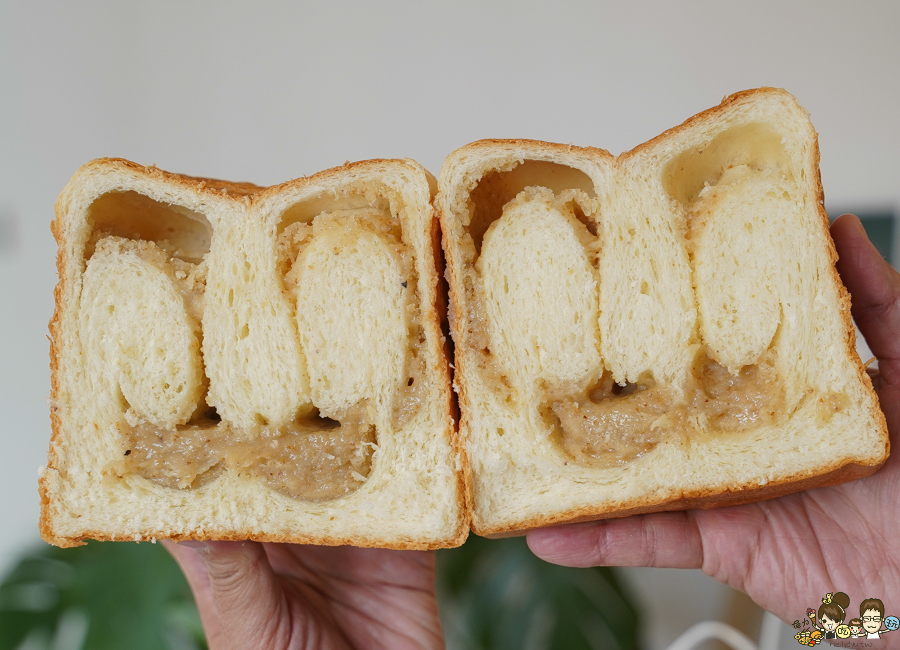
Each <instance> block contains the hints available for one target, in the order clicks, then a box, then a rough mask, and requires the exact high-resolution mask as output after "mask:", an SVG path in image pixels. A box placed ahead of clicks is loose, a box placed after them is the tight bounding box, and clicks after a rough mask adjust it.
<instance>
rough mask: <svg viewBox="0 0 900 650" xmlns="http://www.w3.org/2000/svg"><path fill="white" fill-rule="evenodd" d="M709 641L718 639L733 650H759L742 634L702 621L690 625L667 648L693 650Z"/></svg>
mask: <svg viewBox="0 0 900 650" xmlns="http://www.w3.org/2000/svg"><path fill="white" fill-rule="evenodd" d="M764 620H765V619H764ZM709 639H718V640H719V641H722V642H723V643H727V644H728V645H729V646H731V647H732V648H733V649H734V650H760V648H759V647H757V645H756V644H755V643H753V641H751V640H750V639H748V638H747V637H746V636H745V635H744V634H742V633H741V632H738V631H737V630H736V629H734V628H733V627H731V626H730V625H725V623H720V622H719V621H703V622H701V623H697V624H695V625H692V626H691V627H689V628H688V629H687V630H685V631H684V633H683V634H682V635H681V636H679V637H678V638H677V639H675V641H674V642H673V643H672V645H670V646H669V647H668V650H693V648H696V647H697V646H698V645H699V644H700V643H702V642H703V641H707V640H709ZM763 650H765V649H763Z"/></svg>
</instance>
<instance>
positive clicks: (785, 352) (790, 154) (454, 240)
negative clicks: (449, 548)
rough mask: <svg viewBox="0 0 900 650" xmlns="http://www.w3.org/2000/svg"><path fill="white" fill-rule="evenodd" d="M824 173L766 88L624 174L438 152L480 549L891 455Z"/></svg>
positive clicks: (733, 496) (858, 471) (848, 475)
mask: <svg viewBox="0 0 900 650" xmlns="http://www.w3.org/2000/svg"><path fill="white" fill-rule="evenodd" d="M818 161H819V154H818V145H817V140H816V133H815V131H814V130H813V127H812V125H811V124H810V122H809V120H808V117H807V114H806V112H805V111H804V110H803V109H802V108H801V107H800V106H799V105H798V104H797V102H796V100H795V99H794V98H793V97H792V96H790V95H789V94H788V93H786V92H784V91H781V90H774V89H759V90H753V91H747V92H743V93H738V94H736V95H733V96H731V97H727V98H726V99H725V100H723V102H722V104H721V105H720V106H718V107H716V108H713V109H711V110H708V111H706V112H704V113H701V114H699V115H697V116H695V117H693V118H691V119H690V120H688V121H687V122H685V123H684V124H683V125H681V126H679V127H676V128H674V129H672V130H670V131H667V132H666V133H664V134H662V135H661V136H659V137H658V138H656V139H654V140H652V141H650V142H648V143H646V144H644V145H641V146H639V147H637V148H636V149H634V150H633V151H630V152H628V153H625V154H623V155H621V156H619V157H618V158H615V157H613V156H611V155H610V154H608V153H607V152H605V151H601V150H598V149H587V148H581V147H574V146H564V145H558V144H549V143H544V142H534V141H527V140H505V141H504V140H486V141H481V142H476V143H473V144H470V145H468V146H466V147H463V148H462V149H459V150H458V151H456V152H454V153H453V154H451V155H450V156H449V157H448V158H447V160H446V162H445V163H444V166H443V168H442V170H441V174H440V178H439V183H438V186H439V192H438V198H437V202H436V205H437V209H438V212H439V215H440V219H441V224H442V229H443V231H444V245H445V254H446V259H447V267H448V268H447V278H448V282H449V287H450V297H451V302H450V322H451V332H452V335H453V340H454V343H455V346H456V347H455V366H456V375H455V382H456V389H457V391H458V392H459V402H460V409H461V413H462V416H461V423H460V438H461V440H462V442H463V446H464V450H465V454H466V456H467V460H468V463H467V468H468V469H467V476H466V485H467V499H468V503H469V505H470V508H471V510H472V529H473V531H474V532H476V533H478V534H480V535H488V536H502V535H509V534H515V533H517V532H521V531H524V530H527V529H530V528H535V527H540V526H546V525H551V524H557V523H564V522H573V521H584V520H590V519H598V518H604V517H619V516H625V515H629V514H636V513H642V512H652V511H659V510H679V509H686V508H693V507H703V508H711V507H718V506H723V505H728V504H736V503H743V502H748V501H753V500H758V499H765V498H771V497H775V496H779V495H782V494H787V493H789V492H794V491H797V490H802V489H806V488H810V487H815V486H822V485H829V484H834V483H837V482H840V481H845V480H850V479H853V478H857V477H860V476H865V475H867V474H870V473H872V472H874V471H875V470H876V469H877V468H878V467H879V466H880V465H881V464H882V463H883V462H884V461H885V459H886V458H887V454H888V436H887V431H886V426H885V421H884V417H883V415H882V413H881V411H880V410H879V408H878V402H877V398H876V396H875V394H874V392H873V390H872V385H871V382H870V381H869V378H868V376H867V375H866V373H865V372H864V369H863V366H862V364H861V363H860V360H859V358H858V356H857V355H856V352H855V347H854V331H853V328H852V325H851V321H850V315H849V297H848V295H847V292H846V290H845V289H844V288H843V286H842V284H841V282H840V279H839V277H838V275H837V273H836V272H835V269H834V262H835V260H836V254H835V251H834V247H833V244H832V242H831V239H830V236H829V233H828V219H827V216H826V215H825V212H824V210H823V195H822V188H821V184H820V179H819V170H818Z"/></svg>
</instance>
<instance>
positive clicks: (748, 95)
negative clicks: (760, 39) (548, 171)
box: [617, 86, 821, 188]
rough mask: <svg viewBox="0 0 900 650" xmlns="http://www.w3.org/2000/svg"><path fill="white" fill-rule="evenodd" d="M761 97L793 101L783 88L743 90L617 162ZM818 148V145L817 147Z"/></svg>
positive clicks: (633, 150)
mask: <svg viewBox="0 0 900 650" xmlns="http://www.w3.org/2000/svg"><path fill="white" fill-rule="evenodd" d="M760 95H778V96H782V97H783V96H788V97H791V98H792V99H793V97H792V96H791V95H790V94H789V93H788V92H787V91H786V90H784V89H782V88H771V87H768V86H763V87H762V88H752V89H750V90H741V91H739V92H736V93H734V94H732V95H727V96H726V97H724V98H723V99H722V102H721V103H720V104H719V105H718V106H713V107H712V108H707V109H706V110H705V111H701V112H700V113H697V114H696V115H693V116H691V117H689V118H688V119H686V120H685V121H684V122H682V123H681V124H679V125H678V126H673V127H672V128H671V129H666V130H665V131H663V132H662V133H660V134H659V135H658V136H656V137H655V138H652V139H650V140H647V142H644V143H642V144H639V145H638V146H636V147H634V148H633V149H631V150H630V151H626V152H624V153H621V154H619V156H618V158H617V160H618V162H619V163H622V162H623V161H625V160H628V159H629V158H633V157H634V156H636V155H637V154H639V153H642V152H644V151H649V150H650V149H652V148H654V147H656V146H658V145H659V144H660V143H662V142H665V141H667V140H669V139H670V138H673V137H675V136H677V135H679V134H680V133H682V132H684V131H686V130H688V129H690V128H693V127H694V126H695V125H697V124H703V123H708V122H712V121H715V120H717V119H718V118H719V116H721V115H724V114H725V113H726V112H727V111H728V110H729V109H731V108H732V107H733V106H735V105H737V104H740V103H741V102H743V101H746V100H748V99H754V98H756V97H759V96H760ZM816 146H817V147H818V145H816ZM818 169H819V165H818V159H817V160H816V173H818ZM819 187H820V188H821V182H820V183H819Z"/></svg>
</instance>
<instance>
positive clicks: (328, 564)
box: [164, 541, 444, 650]
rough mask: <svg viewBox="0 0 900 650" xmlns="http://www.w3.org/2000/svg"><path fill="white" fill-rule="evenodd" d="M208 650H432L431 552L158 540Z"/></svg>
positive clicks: (435, 635)
mask: <svg viewBox="0 0 900 650" xmlns="http://www.w3.org/2000/svg"><path fill="white" fill-rule="evenodd" d="M164 544H165V546H166V548H167V549H168V551H169V552H170V553H171V554H172V556H173V557H174V558H175V560H176V561H177V562H178V564H179V566H180V567H181V570H182V571H183V572H184V575H185V577H186V578H187V581H188V583H189V584H190V586H191V590H192V591H193V593H194V599H195V601H196V603H197V608H198V609H199V611H200V618H201V620H202V621H203V628H204V630H205V631H206V636H207V642H208V644H209V647H210V650H222V649H226V648H234V649H241V650H246V649H248V648H265V649H266V650H288V649H291V650H345V649H350V648H353V649H363V648H365V649H367V650H368V649H378V648H391V649H398V650H406V649H412V648H416V649H440V648H443V647H444V641H443V637H442V634H441V623H440V619H439V618H438V607H437V599H436V597H435V591H434V575H435V564H434V553H433V552H426V551H390V550H385V549H371V548H353V547H349V546H304V545H299V544H270V543H260V542H225V541H216V542H195V541H191V542H181V543H178V544H174V543H172V542H168V541H167V542H164Z"/></svg>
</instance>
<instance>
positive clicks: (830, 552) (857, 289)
mask: <svg viewBox="0 0 900 650" xmlns="http://www.w3.org/2000/svg"><path fill="white" fill-rule="evenodd" d="M832 234H833V235H834V239H835V243H836V244H837V247H838V251H839V253H840V255H841V260H840V262H839V264H838V270H839V271H840V273H841V276H842V278H843V280H844V283H845V284H846V285H847V287H848V288H849V290H850V292H851V294H852V296H853V315H854V317H855V319H856V321H857V324H858V325H859V327H860V330H861V331H862V332H863V334H864V335H865V336H866V339H867V341H868V343H869V345H870V347H871V349H872V351H873V352H874V353H875V354H876V355H877V356H878V359H879V363H880V368H881V374H880V375H878V374H877V373H876V374H875V375H874V376H873V384H874V386H875V389H876V391H877V393H878V396H879V401H880V405H881V409H882V410H883V411H884V415H885V418H886V420H887V425H888V431H889V432H890V434H891V438H892V441H893V443H894V444H895V449H900V444H898V442H900V441H898V438H900V336H898V334H897V333H898V332H900V274H898V273H897V272H896V271H894V270H892V269H890V267H888V265H887V264H886V263H885V262H884V261H883V260H882V259H881V256H880V255H879V254H878V253H877V251H876V250H875V248H874V247H873V246H872V244H871V243H869V242H868V239H867V238H866V235H865V232H864V231H863V229H862V225H861V224H860V223H859V221H858V220H856V219H855V218H845V217H842V218H841V219H838V220H837V221H836V222H835V224H834V226H833V228H832ZM898 503H900V455H898V454H896V453H895V455H894V456H892V457H890V458H889V459H888V461H887V462H886V463H885V465H884V466H883V467H882V468H881V469H880V470H879V471H878V472H877V473H876V474H874V475H872V476H869V477H867V478H865V479H860V480H858V481H853V482H851V483H845V484H843V485H839V486H834V487H828V488H819V489H815V490H810V491H808V492H804V493H800V494H794V495H790V496H786V497H782V498H780V499H775V500H772V501H764V502H760V503H755V504H750V505H744V506H736V507H731V508H723V509H721V510H694V511H688V512H673V513H657V514H650V515H642V516H637V517H630V518H626V519H618V520H607V521H601V522H589V523H585V524H576V525H572V526H561V527H559V528H555V529H545V530H539V531H533V532H531V533H529V535H528V542H529V545H530V546H531V548H532V550H533V551H534V552H535V553H536V554H537V555H539V556H540V557H542V558H544V559H546V560H549V561H551V562H556V563H559V564H565V565H570V566H595V565H607V566H657V567H677V568H702V569H703V570H704V572H706V573H707V574H709V575H711V576H713V577H714V578H716V579H717V580H719V581H721V582H724V583H726V584H728V585H730V586H732V587H734V588H736V589H740V590H742V591H744V592H746V593H747V594H749V595H750V597H751V598H753V599H754V600H755V601H756V602H757V603H759V604H760V605H762V606H763V607H765V608H766V609H768V610H770V611H772V612H775V613H776V614H779V615H780V616H781V617H782V618H784V619H791V618H798V616H797V612H803V611H805V608H806V607H808V606H809V604H811V603H818V602H819V600H820V599H821V598H822V596H823V595H824V594H825V593H827V592H831V591H838V590H839V591H844V592H846V593H848V594H852V595H853V597H854V599H855V598H872V597H875V598H881V597H882V595H887V594H890V593H897V591H898V590H900V558H898V556H897V553H896V549H897V542H896V540H897V539H898V538H900V517H898V515H900V512H898V507H897V504H898Z"/></svg>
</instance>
